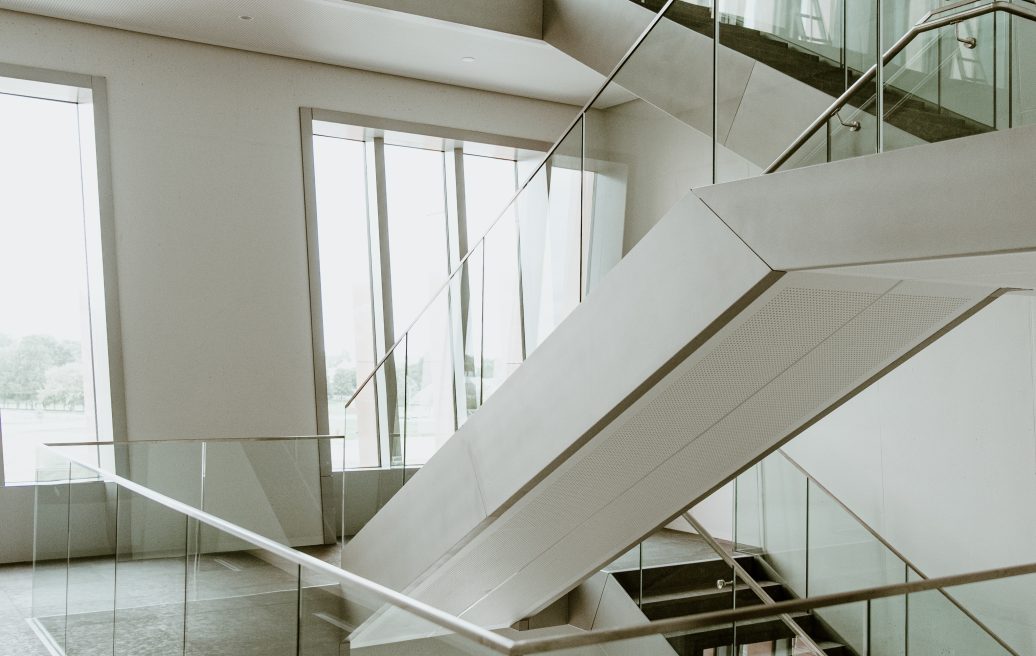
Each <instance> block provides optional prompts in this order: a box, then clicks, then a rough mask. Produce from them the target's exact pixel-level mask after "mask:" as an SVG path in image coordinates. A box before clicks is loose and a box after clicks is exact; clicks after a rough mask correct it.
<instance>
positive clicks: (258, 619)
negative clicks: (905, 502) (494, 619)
mask: <svg viewBox="0 0 1036 656" xmlns="http://www.w3.org/2000/svg"><path fill="white" fill-rule="evenodd" d="M237 442H240V443H234V441H232V440H217V441H206V442H204V443H202V444H195V443H192V442H189V441H183V442H156V443H137V444H128V445H119V446H121V447H125V449H123V451H122V453H121V455H117V454H116V453H115V452H114V451H115V450H114V449H111V450H109V449H108V448H107V447H108V446H112V447H113V446H114V445H103V444H102V445H100V448H101V449H102V453H101V459H102V460H105V461H107V462H108V463H109V465H106V466H101V467H98V466H97V465H96V464H93V463H94V462H96V459H97V455H98V454H97V449H98V445H96V444H90V445H55V446H53V447H45V448H44V449H43V450H42V453H41V458H40V460H39V465H38V477H37V478H38V481H39V486H38V493H37V501H36V521H35V526H36V553H35V562H34V577H33V600H32V609H33V619H32V622H33V624H34V626H35V628H36V630H37V632H38V633H39V634H40V636H41V637H42V638H43V639H45V640H46V641H47V642H48V643H49V644H50V646H51V647H52V648H53V649H55V651H57V652H58V653H64V654H68V655H79V654H91V655H95V654H111V655H114V654H127V655H130V654H133V655H136V654H141V653H148V654H177V655H186V654H196V655H199V656H200V655H203V654H205V655H207V654H231V653H233V654H243V653H248V654H271V655H273V654H277V655H284V654H306V655H314V656H315V655H325V654H326V655H339V656H340V655H341V654H344V653H350V654H371V655H374V654H378V655H390V654H417V653H427V654H443V655H449V654H491V653H499V654H530V653H580V652H578V651H572V650H575V649H598V648H602V649H605V650H606V652H607V653H637V654H656V653H657V654H672V653H674V652H675V653H677V654H696V655H700V656H704V655H711V656H718V655H720V654H739V655H745V656H749V655H752V656H754V655H768V656H778V655H781V656H785V655H786V656H792V655H812V656H821V655H823V654H856V655H860V656H862V655H869V656H884V655H898V654H907V653H909V654H913V655H915V656H916V655H918V654H920V655H929V654H930V655H932V656H936V655H942V654H948V653H957V654H982V655H996V654H1018V653H1029V652H1030V651H1031V648H1032V646H1033V645H1032V643H1031V639H1032V632H1031V627H1030V626H1028V625H1027V624H1026V620H1025V616H1024V614H1020V613H1019V612H1018V609H1019V608H1021V607H1024V606H1025V605H1026V604H1028V603H1030V602H1031V599H1033V598H1034V594H1036V565H1024V566H1016V567H1007V568H1002V569H999V570H990V571H986V572H979V573H969V574H965V575H962V577H961V578H959V579H955V578H951V579H926V578H924V577H923V576H921V574H920V573H919V572H918V571H917V570H916V568H914V567H913V566H912V565H910V564H909V563H907V562H906V561H905V560H903V559H902V558H901V557H899V556H898V554H897V553H896V552H895V551H894V550H892V549H891V548H890V547H888V546H887V545H885V544H884V543H882V542H881V540H880V539H878V538H877V537H876V536H875V535H874V534H872V533H871V532H870V531H869V530H868V529H867V527H865V526H864V525H862V524H861V523H860V522H859V520H857V519H856V517H855V516H854V515H852V514H851V513H849V512H848V511H847V510H846V509H845V508H844V507H842V506H841V505H840V504H839V503H838V502H837V501H836V500H834V499H833V498H831V497H830V495H828V494H827V493H826V491H825V490H824V489H823V488H822V487H820V486H819V485H817V484H816V483H814V482H813V481H812V479H810V478H809V477H808V476H806V475H805V474H804V473H803V472H802V471H801V470H799V469H798V468H797V467H796V466H795V465H794V464H793V463H792V462H790V461H788V460H786V459H785V456H784V455H783V454H782V453H779V452H778V453H776V454H774V455H771V456H770V457H769V458H767V459H766V460H764V461H762V462H761V463H760V464H759V465H757V466H756V467H754V468H753V469H751V470H749V471H747V472H746V473H744V474H742V475H741V476H740V477H739V479H738V481H737V485H736V487H737V489H736V491H735V499H736V504H737V514H736V519H735V522H734V526H735V527H736V528H735V531H736V539H735V541H734V542H720V541H717V540H714V539H712V538H711V536H708V535H707V533H706V532H705V531H704V529H703V527H701V526H700V525H698V526H694V524H696V523H697V520H695V519H694V517H693V514H691V515H688V516H685V517H688V519H687V521H689V522H692V528H695V529H697V530H699V532H700V534H701V535H700V536H698V537H697V538H696V539H695V540H691V541H688V540H682V541H681V540H679V539H677V538H675V537H674V536H672V535H670V536H663V537H662V538H661V539H653V540H649V541H647V542H645V543H644V544H643V545H641V546H639V547H637V548H636V549H634V550H633V551H632V552H630V553H628V554H626V555H624V556H622V557H620V558H619V559H617V560H616V561H615V562H614V563H612V564H611V565H609V566H608V567H607V568H606V569H605V571H606V572H607V575H608V576H611V577H613V579H614V580H615V581H616V582H617V583H618V584H620V585H621V586H622V587H623V588H624V589H625V591H626V593H627V594H628V595H629V596H628V597H627V601H628V603H631V604H635V605H639V607H640V609H641V611H642V612H643V613H644V614H645V615H648V616H649V617H651V620H652V621H651V622H649V623H647V624H644V623H643V622H640V623H638V622H633V621H629V620H625V621H617V620H616V619H615V618H614V617H612V618H609V617H607V615H608V613H613V611H614V607H613V606H609V609H608V611H606V612H605V613H604V614H600V615H599V617H598V618H597V619H596V620H595V622H594V626H593V628H592V630H590V631H586V630H583V629H580V628H578V627H576V626H574V625H570V624H564V623H561V624H558V623H557V622H555V623H554V624H549V625H545V626H542V627H538V628H536V629H534V630H529V631H518V630H515V629H497V630H495V631H490V630H487V629H485V628H481V627H478V626H475V625H471V624H469V623H466V622H465V621H464V620H462V619H460V618H457V617H455V616H453V615H450V614H448V613H444V612H441V611H438V610H436V609H434V608H431V607H428V606H425V605H424V604H421V603H420V602H419V601H416V600H415V599H413V598H411V597H408V596H406V595H402V594H398V593H394V592H392V591H390V590H387V589H385V588H382V587H380V586H378V585H377V584H376V583H373V582H371V581H367V580H365V579H363V578H361V577H358V576H356V575H354V574H351V573H349V572H345V571H343V570H341V569H340V568H339V567H338V566H337V558H338V545H337V544H336V543H335V542H334V541H328V540H322V539H321V538H320V537H319V536H316V535H311V534H307V531H308V530H309V529H308V528H306V526H304V524H305V522H302V521H298V520H296V521H295V523H294V524H289V523H286V522H285V521H283V520H276V521H275V520H272V519H271V517H273V516H276V515H277V514H278V512H279V510H280V509H282V508H283V506H280V507H279V506H278V504H279V503H280V501H283V499H280V497H279V496H278V495H280V494H286V495H290V496H291V497H305V496H306V495H307V494H308V492H307V491H306V489H304V488H300V487H297V486H295V485H294V484H293V482H292V479H293V478H294V477H296V476H297V477H299V478H300V479H301V478H310V479H313V478H317V479H319V478H321V476H320V471H319V469H317V468H312V469H308V470H307V469H306V466H305V464H304V463H303V462H302V461H303V460H308V461H315V462H317V463H319V461H320V454H319V448H316V449H315V448H314V447H313V445H314V444H315V445H320V444H321V443H324V442H326V439H323V438H316V439H314V438H294V439H284V440H239V441H237ZM136 447H141V448H140V449H136ZM150 450H154V452H155V453H156V454H158V453H161V454H162V456H163V459H162V460H159V459H155V460H150V461H149V460H147V458H146V457H144V456H142V455H141V452H147V451H150ZM134 451H137V452H136V453H134ZM178 451H179V452H181V453H180V454H179V456H180V457H178V458H174V457H172V456H173V455H174V454H177V452H178ZM198 454H201V455H200V457H199V456H198ZM286 454H297V455H293V456H291V457H287V458H286V457H285V455H286ZM303 454H305V455H303ZM210 457H211V458H212V459H210ZM192 459H194V460H192ZM192 461H193V462H194V463H195V464H196V469H195V470H194V472H190V473H197V474H199V476H200V478H199V479H196V480H190V481H189V483H190V484H185V485H183V486H182V488H181V487H177V486H176V485H173V484H171V483H170V481H172V480H174V479H175V475H174V474H176V473H188V472H189V470H188V468H187V467H185V464H184V463H191V462H192ZM131 462H132V463H137V469H136V471H134V470H132V469H131V468H130V467H129V463H131ZM141 462H148V464H149V468H148V469H147V470H146V471H144V470H142V469H140V465H139V463H141ZM216 466H218V467H220V468H225V470H226V471H225V472H224V473H223V474H221V476H223V477H224V482H225V481H226V480H229V477H236V478H238V479H240V480H245V479H248V478H249V477H252V478H253V479H254V481H255V485H250V486H249V485H246V486H245V487H243V488H240V489H238V490H237V491H236V492H235V493H234V494H235V495H236V497H237V504H236V505H233V504H224V505H218V504H217V505H213V504H212V503H211V500H212V498H213V497H212V496H211V495H212V494H215V493H216V490H218V489H219V488H218V487H217V486H208V485H197V486H196V485H195V484H197V483H199V482H200V483H205V482H206V479H207V477H208V475H209V474H208V472H210V471H211V469H212V468H213V467H216ZM108 467H110V469H108ZM303 472H305V473H303ZM123 474H130V475H131V476H124V475H123ZM271 476H273V477H275V478H270V477H271ZM134 477H136V480H134ZM144 478H147V479H149V480H151V481H154V482H155V484H156V485H165V486H167V488H168V489H169V491H171V492H175V493H179V494H181V498H180V499H177V498H174V497H173V496H169V495H166V494H162V493H160V492H157V491H156V490H155V489H153V488H151V487H149V486H148V485H147V484H144V483H141V482H139V481H140V480H143V479H144ZM185 478H190V477H189V476H188V477H185ZM276 481H287V483H286V486H285V487H283V488H282V489H280V490H279V491H277V492H271V488H272V487H276V486H277V485H276ZM186 482H187V481H185V483H186ZM314 483H316V482H314ZM194 487H197V488H198V489H201V490H202V492H200V493H196V495H195V496H194V497H193V501H184V500H183V499H185V498H186V497H187V496H188V495H189V493H187V492H182V491H181V490H186V489H188V488H194ZM315 487H317V485H316V484H315V485H314V487H313V488H310V489H315ZM220 494H221V495H227V494H230V493H229V492H226V491H224V492H221V493H220ZM336 504H337V502H336V501H331V502H330V505H331V507H335V506H336ZM202 505H208V507H209V508H211V509H212V510H213V511H214V512H218V513H220V514H221V515H223V516H219V515H217V514H214V512H209V511H207V510H203V509H201V508H200V507H199V506H202ZM246 508H247V509H248V510H247V511H246V510H245V509H246ZM300 514H306V513H300ZM231 516H233V517H234V520H232V521H231V520H228V519H227V518H226V517H231ZM264 518H265V519H264ZM249 523H250V526H251V527H252V528H248V527H246V526H245V524H249ZM271 525H276V526H277V527H278V528H277V531H279V532H276V531H275V532H274V533H271V534H273V535H276V536H277V537H275V538H273V539H271V538H268V537H265V536H264V535H262V534H261V533H260V532H259V531H261V530H269V526H271ZM289 530H290V531H291V532H290V533H289ZM674 533H675V532H674ZM681 534H682V535H687V534H686V533H681ZM293 542H301V543H305V544H297V545H296V546H294V547H292V546H289V543H293ZM710 550H711V554H710ZM717 556H718V557H717ZM947 581H948V582H947ZM687 585H691V586H694V589H695V592H694V593H693V594H686V589H685V588H686V586H687ZM850 597H851V598H850ZM969 606H973V607H975V608H980V609H981V613H977V614H972V613H971V612H969V611H967V610H965V609H966V608H968V607H969ZM635 609H636V608H635V606H634V610H635ZM614 650H619V651H614ZM593 653H597V652H593Z"/></svg>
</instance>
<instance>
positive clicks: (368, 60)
mask: <svg viewBox="0 0 1036 656" xmlns="http://www.w3.org/2000/svg"><path fill="white" fill-rule="evenodd" d="M362 1H364V2H372V1H373V2H375V3H376V4H380V5H382V6H381V7H375V6H369V5H367V4H357V3H353V2H345V1H344V0H224V1H221V2H213V0H165V1H164V2H155V1H154V0H0V8H3V9H11V10H15V11H23V12H29V13H35V14H42V15H45V16H53V17H56V18H65V19H69V20H75V21H81V22H84V23H92V24H96V25H104V26H108V27H116V28H121V29H126V30H133V31H137V32H144V33H147V34H156V35H160V36H167V37H173V38H178V39H185V40H188V41H196V42H200V43H208V44H213V45H220V46H229V47H232V48H240V49H243V50H252V51H256V52H263V53H268V54H274V55H282V56H287V57H295V58H299V59H306V60H311V61H317V62H324V63H328V64H337V65H341V66H349V67H353V68H360V69H365V70H370V71H378V72H381V73H391V74H395V75H403V76H406V77H413V78H418V79H423V80H431V81H435V82H444V83H448V84H456V85H460V86H465V87H472V88H476V89H486V90H489V91H498V92H503V93H510V94H516V95H521V96H527V97H531V98H539V99H543V100H552V101H557V102H564V103H569V104H574V105H582V104H583V103H585V102H586V100H587V99H588V98H589V97H590V95H591V94H592V93H593V92H594V91H595V90H596V89H597V87H598V86H599V85H600V84H601V83H602V82H603V77H602V76H601V75H600V74H599V73H597V72H595V71H593V70H591V69H590V68H588V67H586V66H584V65H583V64H581V63H579V62H578V61H576V60H575V59H572V58H571V57H569V56H568V55H565V54H564V53H562V52H561V51H559V50H557V49H555V48H553V47H552V46H550V45H548V44H546V43H545V42H544V41H542V40H540V39H538V38H532V37H530V36H523V35H522V34H530V33H533V32H534V31H535V30H536V26H537V25H538V24H539V22H538V21H540V20H541V18H540V16H520V15H517V14H516V13H515V12H514V11H513V10H510V13H511V14H513V15H512V16H510V17H508V18H507V20H503V19H499V18H498V19H493V20H489V19H486V20H482V21H478V20H472V21H467V22H469V23H473V24H474V25H491V26H492V27H494V28H495V29H486V28H484V27H475V26H473V25H461V24H459V23H455V22H450V21H447V20H440V19H438V18H433V17H429V16H427V15H426V16H417V15H413V14H410V13H405V12H402V11H394V10H392V9H386V8H384V7H385V6H392V3H393V2H400V1H401V0H362ZM466 1H469V0H434V2H432V3H425V6H426V7H430V6H435V5H437V4H439V3H440V2H442V3H444V4H443V7H444V9H448V8H450V5H451V4H453V5H456V4H458V3H460V4H464V2H466ZM502 1H504V0H495V1H494V2H493V3H489V4H490V5H492V4H495V2H502ZM411 4H412V3H411ZM518 4H520V5H523V6H526V7H534V6H535V3H530V2H527V1H525V0H523V1H522V2H520V3H518ZM400 6H401V7H405V6H406V2H403V3H402V4H401V5H400ZM537 10H539V9H538V7H537ZM425 13H426V14H427V13H436V12H429V11H426V12H425ZM505 13H507V12H505ZM457 14H458V11H457V7H452V9H451V10H450V11H444V12H438V13H437V15H443V16H446V17H451V18H452V17H455V16H456V15H457ZM241 16H249V17H251V20H243V19H241V18H240V17H241ZM530 26H531V27H530ZM512 28H513V29H512ZM501 29H503V30H508V29H512V31H514V32H517V34H513V33H510V32H507V31H500V30H501ZM465 57H473V58H474V59H475V61H474V62H471V63H466V62H464V61H462V58H465Z"/></svg>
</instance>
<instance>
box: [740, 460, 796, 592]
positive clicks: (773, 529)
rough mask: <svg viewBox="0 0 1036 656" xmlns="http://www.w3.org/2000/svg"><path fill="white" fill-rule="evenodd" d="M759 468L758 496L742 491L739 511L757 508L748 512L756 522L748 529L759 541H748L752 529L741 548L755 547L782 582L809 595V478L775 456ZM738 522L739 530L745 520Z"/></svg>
mask: <svg viewBox="0 0 1036 656" xmlns="http://www.w3.org/2000/svg"><path fill="white" fill-rule="evenodd" d="M756 471H757V482H756V483H755V488H756V491H757V494H758V496H756V497H755V498H750V497H748V495H747V494H746V493H743V492H740V491H739V494H738V512H739V514H740V513H741V512H743V511H744V510H745V509H751V508H753V507H754V508H755V509H754V510H748V512H749V513H750V515H749V516H750V517H752V516H754V517H755V520H756V522H757V524H756V526H755V527H754V529H746V530H754V537H755V539H756V540H757V541H758V542H759V544H754V545H751V544H748V543H747V542H746V538H747V537H748V536H749V535H751V533H747V534H742V535H743V536H744V537H741V536H739V537H738V538H737V540H736V541H737V543H738V548H739V549H752V548H753V547H754V550H755V552H756V553H759V554H760V555H761V558H762V559H763V560H764V561H765V562H766V563H767V564H768V565H769V566H770V567H771V568H772V569H773V571H774V573H775V574H776V575H778V576H779V577H780V580H781V582H783V583H784V584H785V585H786V586H787V587H788V588H789V589H790V590H791V591H792V592H793V593H794V594H796V595H797V596H806V595H808V594H810V590H809V574H808V570H807V568H808V566H809V563H808V525H807V504H808V503H809V501H808V497H807V484H806V483H807V482H806V478H805V477H804V476H803V475H802V474H801V473H800V472H799V471H798V470H796V469H795V468H794V467H793V466H791V465H790V464H789V463H788V462H787V461H782V460H779V459H776V458H767V459H766V460H764V461H762V462H761V463H759V465H758V469H757V470H756ZM750 472H751V470H750ZM749 475H750V474H749ZM749 489H751V488H749ZM737 526H738V528H739V530H740V529H741V528H742V526H743V522H742V521H741V520H738V523H737Z"/></svg>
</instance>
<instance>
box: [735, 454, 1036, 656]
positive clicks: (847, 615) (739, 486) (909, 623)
mask: <svg viewBox="0 0 1036 656" xmlns="http://www.w3.org/2000/svg"><path fill="white" fill-rule="evenodd" d="M734 500H735V503H734V508H735V510H734V518H735V519H734V548H735V549H736V550H737V552H739V553H744V554H751V555H752V556H753V557H754V560H755V561H757V562H758V563H759V564H760V565H761V567H762V568H763V569H764V571H765V573H766V575H768V576H769V577H770V578H772V579H773V580H775V581H779V582H780V583H781V584H782V585H783V586H784V587H785V588H787V590H788V592H789V593H790V594H791V595H792V596H793V597H795V598H811V597H817V596H823V595H831V594H837V593H842V592H848V591H851V590H859V589H864V588H874V587H880V586H886V585H893V584H897V583H907V582H911V581H918V580H924V577H922V575H921V574H920V573H919V571H918V570H917V568H916V567H915V566H914V565H913V564H911V563H909V562H908V561H906V560H905V559H904V558H903V557H902V556H901V555H900V554H899V553H898V552H897V551H895V550H894V549H893V548H892V547H890V546H889V545H888V544H887V543H885V542H884V541H882V540H881V539H880V538H879V537H878V535H877V534H876V533H874V532H873V531H872V530H871V529H870V528H869V527H868V526H866V525H865V524H863V522H862V521H861V520H860V519H859V518H858V517H856V515H854V514H853V513H851V512H850V511H849V510H848V509H847V508H846V507H844V506H843V505H842V504H841V503H839V502H838V501H837V500H836V499H835V498H834V497H832V496H831V495H830V494H829V493H828V492H827V490H826V489H824V488H823V487H822V486H821V485H820V484H818V483H817V482H816V481H814V480H813V479H812V478H810V477H809V476H808V475H806V473H805V472H804V471H803V470H802V469H800V468H799V467H798V466H797V465H796V464H795V463H794V462H793V461H791V460H790V459H789V458H788V457H787V456H786V455H785V454H784V453H783V452H780V451H778V452H776V453H774V454H772V455H770V456H768V457H767V458H765V459H764V460H762V461H761V462H759V463H758V464H756V465H754V466H753V467H752V468H750V469H749V470H747V471H746V472H745V473H743V474H741V475H740V476H738V478H737V479H736V481H735V493H734ZM1033 592H1036V590H1033ZM922 599H923V602H922V603H921V604H920V605H919V606H916V607H915V605H914V599H913V597H911V598H910V604H909V605H908V604H907V603H906V602H907V597H905V596H896V597H890V598H885V599H880V600H875V601H873V602H872V603H871V604H870V605H869V608H868V609H867V613H866V614H863V613H861V612H860V611H861V607H858V605H852V606H836V607H830V608H821V609H817V610H816V611H815V613H814V615H815V618H814V619H815V621H818V622H821V623H823V625H824V626H825V627H826V628H827V629H828V630H829V631H830V632H832V634H833V635H836V636H838V637H839V638H840V640H841V641H842V642H844V644H846V645H847V646H848V647H850V648H852V650H853V651H854V652H855V653H857V654H864V653H871V654H882V655H884V654H890V655H899V654H907V653H910V654H915V655H916V654H918V653H930V654H941V653H949V652H944V651H940V649H939V648H937V647H936V646H934V645H935V644H936V643H935V642H932V641H931V640H929V639H925V640H922V641H921V642H922V643H923V645H922V644H914V643H912V642H910V639H913V640H914V641H915V642H916V641H919V640H921V639H920V638H919V637H918V634H917V633H916V632H915V630H917V629H918V627H920V626H921V624H918V623H919V622H920V621H921V620H919V619H917V618H920V617H922V616H923V617H928V616H929V615H936V616H939V617H941V618H942V620H941V621H942V622H944V623H945V624H947V625H952V626H953V627H954V628H953V631H954V635H955V636H956V637H955V638H954V640H955V641H956V643H957V644H959V645H976V646H978V645H984V647H983V648H982V649H977V647H976V651H968V650H964V651H961V652H958V653H976V654H977V653H981V654H990V655H994V654H1010V653H1011V652H1010V651H1008V650H1006V649H1004V647H1002V646H1001V645H999V644H998V643H997V642H996V640H995V639H994V638H993V635H992V634H991V632H990V631H989V630H988V629H987V627H986V626H985V625H984V624H982V623H981V622H980V621H978V620H977V619H976V618H975V617H974V616H972V615H971V613H970V612H969V611H968V610H966V609H967V606H966V604H964V603H963V602H962V601H959V600H957V599H956V598H955V597H953V596H950V595H949V594H944V593H941V592H939V591H935V592H931V593H925V594H924V595H923V597H922ZM868 617H869V621H870V622H872V623H876V624H879V625H880V626H881V627H882V631H881V633H880V634H875V633H871V634H868V625H867V618H868ZM911 636H912V638H911ZM922 646H923V648H922ZM867 650H870V651H869V652H868V651H867Z"/></svg>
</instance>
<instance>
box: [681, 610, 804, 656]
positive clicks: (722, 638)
mask: <svg viewBox="0 0 1036 656" xmlns="http://www.w3.org/2000/svg"><path fill="white" fill-rule="evenodd" d="M808 617H809V614H808V613H792V614H791V618H792V619H793V620H795V621H796V622H797V621H799V620H800V619H804V618H808ZM736 630H737V641H738V643H740V644H743V645H744V644H751V643H754V642H766V641H770V640H779V639H782V638H791V637H793V636H794V635H795V634H794V633H792V631H791V629H789V628H788V627H787V625H785V624H784V622H783V621H781V620H780V618H762V619H757V620H746V621H744V622H738V623H737V629H736ZM734 631H735V629H734V627H733V626H730V625H723V626H710V627H704V628H700V629H691V630H689V631H684V632H680V633H677V634H670V635H669V636H667V639H668V640H669V644H671V645H672V646H673V648H674V649H676V651H677V653H679V654H690V653H695V652H696V651H700V650H702V649H708V648H709V647H717V646H720V645H729V644H730V643H731V642H733V639H734Z"/></svg>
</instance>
